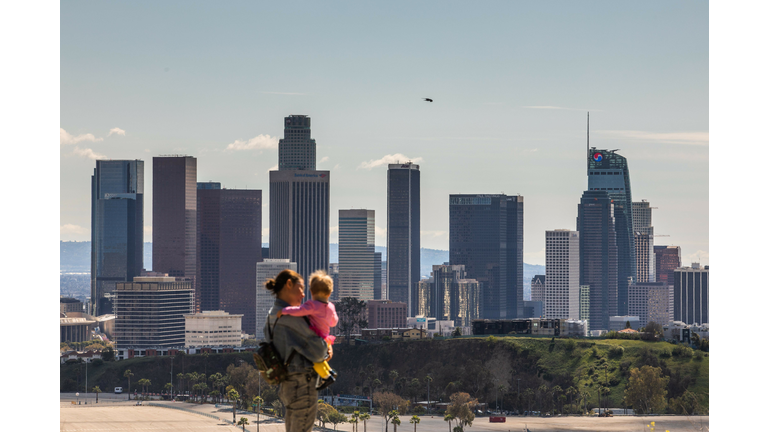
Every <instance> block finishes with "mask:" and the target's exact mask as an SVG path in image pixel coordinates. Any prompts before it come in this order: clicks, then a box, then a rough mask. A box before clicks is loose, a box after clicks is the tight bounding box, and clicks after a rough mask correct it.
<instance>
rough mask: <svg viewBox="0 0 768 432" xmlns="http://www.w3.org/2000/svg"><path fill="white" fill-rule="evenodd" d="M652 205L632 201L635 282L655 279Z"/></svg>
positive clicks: (646, 202)
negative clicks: (635, 261) (635, 262)
mask: <svg viewBox="0 0 768 432" xmlns="http://www.w3.org/2000/svg"><path fill="white" fill-rule="evenodd" d="M652 212H653V207H651V205H650V203H648V201H646V200H642V201H640V202H633V203H632V224H633V226H632V229H633V231H634V232H635V259H636V260H637V264H636V267H637V279H636V282H641V283H642V282H655V281H656V259H655V256H654V253H653V224H652V216H653V215H652Z"/></svg>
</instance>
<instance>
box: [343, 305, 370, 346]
mask: <svg viewBox="0 0 768 432" xmlns="http://www.w3.org/2000/svg"><path fill="white" fill-rule="evenodd" d="M336 311H337V312H338V315H339V323H338V324H337V327H338V329H339V332H340V333H342V334H344V335H346V337H347V340H349V336H350V334H351V333H352V330H354V329H355V328H360V329H363V328H366V327H368V320H367V319H366V318H365V313H366V311H367V305H366V303H365V301H364V300H358V299H356V298H354V297H344V298H342V299H341V301H339V302H338V303H336Z"/></svg>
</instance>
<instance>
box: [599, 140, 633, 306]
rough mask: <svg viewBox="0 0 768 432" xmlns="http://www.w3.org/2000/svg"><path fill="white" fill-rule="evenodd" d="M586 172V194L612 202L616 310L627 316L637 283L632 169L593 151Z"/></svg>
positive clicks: (614, 155) (621, 160) (613, 156)
mask: <svg viewBox="0 0 768 432" xmlns="http://www.w3.org/2000/svg"><path fill="white" fill-rule="evenodd" d="M587 172H588V174H589V175H588V176H587V177H588V179H589V180H588V186H587V190H588V191H601V192H605V193H606V194H607V195H608V197H609V198H610V199H611V201H612V202H613V208H614V210H613V218H614V221H615V230H616V248H617V258H618V261H617V265H618V268H617V274H616V277H617V284H618V286H617V295H618V299H617V308H618V315H626V314H627V296H628V289H629V284H630V282H631V281H636V280H637V262H636V260H635V234H634V231H633V227H634V224H633V222H632V188H631V186H630V182H629V166H628V165H627V159H626V158H625V157H624V156H621V155H619V154H618V153H616V151H615V150H597V149H596V148H595V147H592V148H590V149H589V155H588V158H587Z"/></svg>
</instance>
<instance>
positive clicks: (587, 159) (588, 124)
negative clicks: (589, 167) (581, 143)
mask: <svg viewBox="0 0 768 432" xmlns="http://www.w3.org/2000/svg"><path fill="white" fill-rule="evenodd" d="M587 160H589V111H587Z"/></svg>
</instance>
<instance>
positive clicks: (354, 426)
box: [347, 411, 360, 432]
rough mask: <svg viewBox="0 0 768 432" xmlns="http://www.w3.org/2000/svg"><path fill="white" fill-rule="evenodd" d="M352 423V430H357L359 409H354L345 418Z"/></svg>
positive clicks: (353, 431) (354, 431) (355, 431)
mask: <svg viewBox="0 0 768 432" xmlns="http://www.w3.org/2000/svg"><path fill="white" fill-rule="evenodd" d="M347 421H348V422H349V423H351V424H352V432H357V423H358V422H359V421H360V411H355V412H353V413H352V415H351V416H350V417H349V419H348V420H347Z"/></svg>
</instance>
